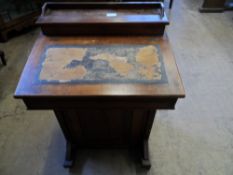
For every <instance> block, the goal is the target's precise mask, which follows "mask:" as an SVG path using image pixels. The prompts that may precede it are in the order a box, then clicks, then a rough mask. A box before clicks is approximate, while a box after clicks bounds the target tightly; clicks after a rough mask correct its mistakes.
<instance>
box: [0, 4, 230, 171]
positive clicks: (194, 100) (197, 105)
mask: <svg viewBox="0 0 233 175" xmlns="http://www.w3.org/2000/svg"><path fill="white" fill-rule="evenodd" d="M201 3H202V2H201V0H198V1H197V0H175V1H174V8H173V9H172V11H171V12H170V19H171V24H170V26H169V27H168V28H167V32H168V36H169V38H170V41H171V44H172V47H173V51H174V54H175V56H176V60H177V65H178V67H179V70H180V73H181V76H182V79H183V83H184V86H185V89H186V94H187V96H186V98H185V99H182V100H180V101H178V103H177V105H176V110H174V111H159V112H158V113H157V116H156V120H155V123H154V126H153V129H152V134H151V137H150V153H151V160H152V168H151V170H150V171H148V172H146V171H143V170H142V169H140V168H139V167H138V165H137V163H135V162H134V161H132V160H131V157H130V156H128V155H129V154H128V152H127V151H118V150H113V151H111V150H103V151H92V150H87V151H83V152H80V153H78V156H77V161H76V166H75V167H74V169H72V170H70V171H69V170H67V169H64V168H63V167H62V162H63V156H64V149H65V142H64V137H63V135H62V133H61V130H60V128H59V126H58V123H57V121H56V119H55V117H54V115H53V113H52V112H49V111H26V108H25V106H24V104H23V103H22V102H21V101H20V100H15V99H14V98H13V93H14V90H15V87H16V85H17V81H18V79H19V76H20V73H21V71H22V69H23V66H24V64H25V62H26V60H27V56H28V54H29V52H30V49H31V47H32V45H33V43H34V41H35V39H36V38H37V35H38V33H39V30H34V31H32V32H30V33H28V34H25V35H22V36H19V37H16V38H14V39H11V40H10V41H9V42H7V43H5V44H0V49H3V50H4V51H5V52H6V58H7V62H8V65H7V66H6V67H3V66H0V175H13V174H17V175H50V174H56V175H67V174H72V175H77V174H82V175H91V174H100V175H105V174H106V175H112V174H114V175H115V174H116V175H118V174H121V175H124V174H127V175H131V174H132V175H133V174H151V175H152V174H153V175H232V174H233V12H227V13H221V14H200V13H199V12H198V7H200V5H201Z"/></svg>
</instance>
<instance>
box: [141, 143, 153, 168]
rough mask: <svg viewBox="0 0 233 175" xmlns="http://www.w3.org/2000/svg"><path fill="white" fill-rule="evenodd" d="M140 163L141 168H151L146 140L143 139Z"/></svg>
mask: <svg viewBox="0 0 233 175" xmlns="http://www.w3.org/2000/svg"><path fill="white" fill-rule="evenodd" d="M141 163H142V167H143V168H146V169H150V168H151V163H150V158H149V146H148V140H144V141H143V147H142V159H141Z"/></svg>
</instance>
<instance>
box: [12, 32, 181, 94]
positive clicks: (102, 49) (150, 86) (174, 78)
mask: <svg viewBox="0 0 233 175" xmlns="http://www.w3.org/2000/svg"><path fill="white" fill-rule="evenodd" d="M72 54H73V55H72ZM75 54H76V56H75ZM63 58H65V59H63ZM184 95H185V93H184V89H183V85H182V81H181V78H180V75H179V72H178V69H177V66H176V63H175V59H174V57H173V54H172V51H171V48H170V45H169V41H168V39H167V37H166V36H164V37H158V38H155V37H75V38H71V37H44V36H42V35H41V36H40V37H39V38H38V40H37V41H36V43H35V45H34V47H33V49H32V52H31V54H30V56H29V59H28V61H27V63H26V65H25V68H24V71H23V73H22V75H21V78H20V81H19V84H18V86H17V89H16V92H15V97H17V98H21V97H27V96H28V97H40V96H68V97H69V96H105V97H107V96H132V97H133V96H151V97H184Z"/></svg>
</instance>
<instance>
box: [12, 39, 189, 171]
mask: <svg viewBox="0 0 233 175" xmlns="http://www.w3.org/2000/svg"><path fill="white" fill-rule="evenodd" d="M184 96H185V93H184V88H183V85H182V81H181V78H180V75H179V72H178V69H177V66H176V63H175V59H174V57H173V54H172V51H171V48H170V45H169V41H168V39H167V37H166V35H165V36H162V37H151V36H146V37H144V36H140V37H133V36H130V37H121V36H118V37H110V36H106V37H45V36H43V35H40V36H39V38H38V40H37V41H36V43H35V45H34V47H33V49H32V52H31V54H30V56H29V59H28V61H27V63H26V65H25V68H24V71H23V73H22V75H21V78H20V81H19V83H18V86H17V89H16V92H15V98H19V99H22V100H23V101H24V103H25V105H26V106H27V109H29V110H53V111H54V113H55V115H56V118H57V120H58V122H59V124H60V126H61V129H62V131H63V133H64V136H65V138H66V141H67V147H66V157H65V163H64V166H65V167H71V166H72V165H73V162H74V158H75V156H74V152H75V149H78V148H93V147H95V148H139V149H137V150H140V153H141V160H142V165H143V166H145V167H150V160H149V151H148V139H149V135H150V131H151V128H152V125H153V121H154V117H155V114H156V110H158V109H174V107H175V104H176V102H177V100H178V98H183V97H184Z"/></svg>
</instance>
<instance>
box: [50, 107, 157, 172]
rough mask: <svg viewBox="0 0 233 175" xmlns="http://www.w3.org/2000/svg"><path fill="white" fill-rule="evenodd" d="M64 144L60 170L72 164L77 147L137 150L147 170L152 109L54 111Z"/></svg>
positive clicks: (152, 118)
mask: <svg viewBox="0 0 233 175" xmlns="http://www.w3.org/2000/svg"><path fill="white" fill-rule="evenodd" d="M54 112H55V114H56V117H57V119H58V122H59V124H60V126H61V129H62V131H63V134H64V136H65V138H66V141H67V146H66V156H65V163H64V167H66V168H70V167H72V166H73V165H74V160H75V152H76V151H75V150H76V149H78V148H127V149H134V148H136V149H137V150H139V151H140V155H141V163H142V166H143V167H145V168H150V166H151V164H150V159H149V148H148V139H149V135H150V131H151V128H152V125H153V121H154V117H155V112H156V111H155V110H151V109H150V110H145V109H135V110H133V109H127V110H125V109H107V110H103V109H89V110H88V109H80V110H77V109H75V110H72V109H69V110H54Z"/></svg>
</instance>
